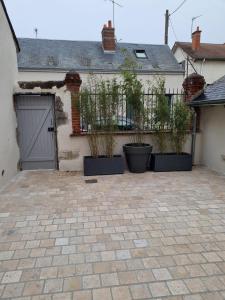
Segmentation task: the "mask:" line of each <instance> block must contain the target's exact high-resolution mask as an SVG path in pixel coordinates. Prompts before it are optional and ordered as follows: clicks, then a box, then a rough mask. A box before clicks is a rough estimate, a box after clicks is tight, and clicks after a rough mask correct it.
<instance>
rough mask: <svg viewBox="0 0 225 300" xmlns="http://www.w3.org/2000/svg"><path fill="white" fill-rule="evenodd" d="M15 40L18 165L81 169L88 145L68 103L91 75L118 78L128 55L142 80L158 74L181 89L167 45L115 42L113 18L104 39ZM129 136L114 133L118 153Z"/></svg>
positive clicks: (177, 67) (75, 112) (180, 73)
mask: <svg viewBox="0 0 225 300" xmlns="http://www.w3.org/2000/svg"><path fill="white" fill-rule="evenodd" d="M19 43H20V47H21V52H20V53H19V54H18V67H19V79H18V87H17V89H16V93H17V96H16V110H17V117H18V132H23V133H25V134H23V135H22V134H21V136H22V138H20V139H19V142H20V150H21V151H20V152H21V169H33V168H59V169H60V170H73V171H80V170H82V169H83V156H85V155H89V147H88V142H87V138H86V136H85V135H84V134H83V135H82V133H81V129H80V127H81V126H80V115H79V111H78V109H77V108H76V106H74V105H72V103H74V101H76V98H77V93H78V91H79V89H80V85H81V84H85V83H87V82H88V79H89V78H90V74H91V75H95V76H97V77H100V78H104V79H110V78H114V77H117V78H120V74H121V66H122V65H123V64H124V62H125V60H126V58H127V57H129V58H131V59H132V61H133V62H135V65H136V66H137V67H136V71H137V74H138V77H139V78H140V79H142V80H143V83H144V84H147V82H148V81H149V80H153V79H154V78H155V76H159V75H160V76H163V77H164V78H165V83H166V89H167V91H168V93H169V89H171V90H172V89H181V88H182V82H183V75H184V72H183V70H182V68H181V66H180V65H179V64H178V63H177V61H176V59H175V58H174V56H173V54H172V52H171V50H170V48H169V47H168V46H167V45H147V44H132V43H117V42H116V37H115V29H114V28H113V27H112V24H111V21H109V22H108V24H107V25H104V27H103V29H102V41H97V42H90V41H62V40H44V39H25V38H21V39H19ZM28 107H29V114H28V110H27V108H28ZM30 114H32V120H31V119H30ZM39 129H40V130H39ZM150 140H151V139H150ZM128 141H129V136H128V135H127V134H126V135H118V136H117V144H116V152H117V153H121V152H122V145H123V144H124V143H126V142H128ZM44 145H45V147H44ZM46 145H47V146H46ZM27 149H28V150H27Z"/></svg>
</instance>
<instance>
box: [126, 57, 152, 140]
mask: <svg viewBox="0 0 225 300" xmlns="http://www.w3.org/2000/svg"><path fill="white" fill-rule="evenodd" d="M137 68H138V65H137V64H136V62H135V61H134V60H133V59H132V58H131V57H130V56H127V57H125V60H124V64H123V65H122V66H121V75H122V78H123V83H122V93H123V94H124V96H125V98H126V105H127V109H126V110H127V117H129V118H130V119H132V121H133V122H134V127H135V131H136V133H135V134H134V135H132V142H133V143H143V142H144V135H143V129H144V126H145V121H146V117H147V113H146V112H147V110H146V107H145V105H144V88H143V84H142V82H141V80H139V79H138V78H137V74H136V72H135V69H137Z"/></svg>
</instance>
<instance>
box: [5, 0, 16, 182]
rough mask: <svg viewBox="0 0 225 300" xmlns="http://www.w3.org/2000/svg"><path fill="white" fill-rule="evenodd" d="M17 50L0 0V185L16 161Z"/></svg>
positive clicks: (6, 179) (13, 35) (10, 26)
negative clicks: (15, 92) (15, 98)
mask: <svg viewBox="0 0 225 300" xmlns="http://www.w3.org/2000/svg"><path fill="white" fill-rule="evenodd" d="M19 51H20V47H19V44H18V41H17V38H16V35H15V32H14V30H13V27H12V24H11V22H10V19H9V16H8V14H7V10H6V7H5V4H4V2H3V1H2V0H0V66H1V67H0V105H1V109H0V137H1V145H0V188H1V187H2V186H3V185H5V183H6V182H7V181H8V180H9V179H10V178H12V177H13V176H14V175H15V174H16V173H17V169H18V162H19V148H18V144H17V137H16V114H15V110H14V103H13V93H14V88H15V86H16V81H17V75H18V69H17V53H18V52H19Z"/></svg>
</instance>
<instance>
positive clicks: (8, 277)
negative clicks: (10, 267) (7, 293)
mask: <svg viewBox="0 0 225 300" xmlns="http://www.w3.org/2000/svg"><path fill="white" fill-rule="evenodd" d="M21 275H22V271H10V272H6V273H5V275H4V276H3V279H2V283H13V282H19V281H20V277H21Z"/></svg>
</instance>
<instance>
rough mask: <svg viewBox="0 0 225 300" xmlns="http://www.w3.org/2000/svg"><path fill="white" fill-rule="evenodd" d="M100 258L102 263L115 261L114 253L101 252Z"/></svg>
mask: <svg viewBox="0 0 225 300" xmlns="http://www.w3.org/2000/svg"><path fill="white" fill-rule="evenodd" d="M101 257H102V260H103V261H111V260H115V259H116V255H115V252H114V251H103V252H101Z"/></svg>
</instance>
